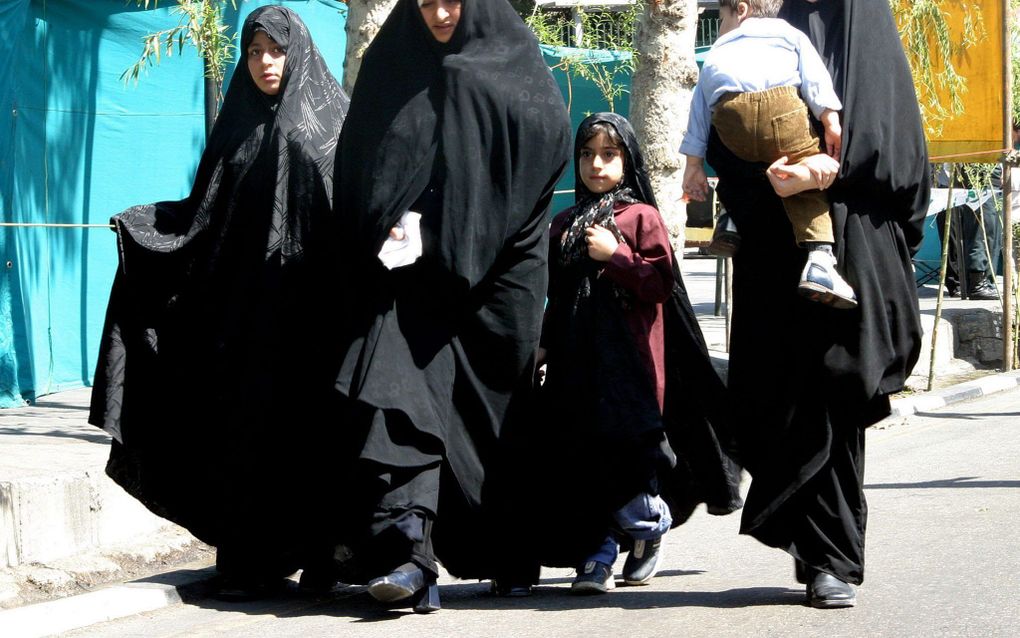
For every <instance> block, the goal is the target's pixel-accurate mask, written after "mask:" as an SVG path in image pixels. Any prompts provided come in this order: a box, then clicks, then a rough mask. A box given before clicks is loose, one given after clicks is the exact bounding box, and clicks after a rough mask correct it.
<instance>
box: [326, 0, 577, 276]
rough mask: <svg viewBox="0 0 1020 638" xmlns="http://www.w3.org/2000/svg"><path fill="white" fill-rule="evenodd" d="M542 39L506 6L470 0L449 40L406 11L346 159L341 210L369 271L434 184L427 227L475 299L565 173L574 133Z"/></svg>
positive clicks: (414, 6) (364, 69)
mask: <svg viewBox="0 0 1020 638" xmlns="http://www.w3.org/2000/svg"><path fill="white" fill-rule="evenodd" d="M564 118H565V108H564V104H563V97H562V95H561V93H560V90H559V87H558V86H557V85H556V83H555V81H554V80H553V78H552V75H551V74H550V73H549V69H548V66H546V64H545V62H544V61H543V59H542V56H541V53H540V51H539V49H538V45H537V43H536V40H535V37H534V35H532V33H531V31H530V30H529V29H528V28H527V27H526V26H525V25H524V23H523V22H522V21H521V19H520V17H519V16H518V15H517V14H516V13H515V12H514V10H513V8H512V7H511V6H510V5H509V4H508V3H507V2H505V1H500V0H465V1H464V2H463V4H462V8H461V18H460V21H459V23H458V24H457V28H456V30H455V32H454V34H453V37H452V38H451V40H450V41H449V42H448V43H446V44H440V43H439V42H437V41H436V40H435V38H434V37H433V36H432V34H431V33H430V31H429V29H428V27H427V26H426V24H425V21H424V19H423V18H422V15H421V11H420V9H419V7H418V3H417V2H415V1H414V0H400V2H398V3H397V5H396V6H395V7H394V8H393V11H392V13H391V14H390V16H389V18H388V19H387V20H386V23H385V24H384V25H383V27H382V29H380V31H379V33H378V35H376V37H375V39H374V40H373V42H372V46H371V47H370V48H369V50H368V51H367V52H366V54H365V59H364V61H363V63H362V66H361V70H360V71H359V75H358V81H357V84H356V85H355V89H354V93H353V96H352V103H351V111H350V114H349V115H348V120H347V122H348V124H347V126H346V128H345V129H344V131H343V134H342V136H341V145H340V151H339V155H338V160H337V163H338V166H337V170H338V171H339V175H340V177H339V181H340V182H341V183H342V184H343V189H342V192H340V193H339V194H338V197H337V201H336V205H337V208H338V210H339V211H341V213H342V214H343V215H344V219H345V222H346V223H349V224H351V226H352V227H353V228H354V229H355V232H356V233H357V235H358V237H359V238H360V239H361V242H360V244H361V247H362V250H363V251H364V254H363V258H365V259H368V260H372V259H374V256H375V255H376V254H377V253H378V252H379V247H380V246H381V244H382V242H383V241H384V239H385V238H386V235H387V233H388V232H389V229H390V228H391V227H392V226H393V225H394V222H395V221H396V220H397V219H398V218H399V217H400V215H401V214H403V212H404V211H406V210H407V209H408V207H409V206H410V205H411V204H412V202H414V201H415V200H416V199H417V198H418V196H419V195H420V194H421V193H422V191H423V190H424V189H425V187H426V186H427V185H428V184H429V183H430V182H431V181H433V180H434V177H435V176H436V175H439V174H441V175H442V176H443V177H442V178H441V181H442V183H443V194H442V196H443V200H442V210H443V214H442V215H441V216H433V218H431V219H428V218H426V219H423V221H422V223H423V231H424V232H425V240H426V241H427V242H431V244H432V245H431V248H430V249H427V251H430V252H431V253H432V254H433V255H434V257H435V259H437V260H438V262H439V263H440V264H441V267H442V268H444V269H447V270H449V271H450V272H451V273H452V274H453V275H454V276H455V277H456V278H457V279H459V280H460V281H461V283H462V285H463V289H464V290H466V289H468V288H471V287H473V286H475V285H476V284H477V283H478V282H479V281H481V279H482V278H483V277H484V276H485V275H486V273H487V272H488V271H489V269H490V268H491V267H492V264H493V261H494V259H495V258H496V256H497V255H498V254H499V252H500V249H501V248H502V247H503V245H504V243H505V241H506V240H507V238H508V237H509V236H510V235H511V234H512V233H513V232H514V231H516V230H517V229H519V228H521V226H522V225H523V224H524V223H525V222H526V219H527V216H528V215H530V214H531V212H532V207H533V205H534V203H535V202H536V201H538V200H539V199H540V197H541V194H542V193H543V192H544V191H545V190H546V189H547V187H548V184H547V182H548V180H549V178H550V176H552V175H553V174H557V172H558V168H557V167H558V166H559V164H560V163H561V162H562V161H563V156H564V153H565V150H566V148H567V145H568V144H569V142H568V141H567V135H569V127H568V126H567V125H566V122H565V119H564Z"/></svg>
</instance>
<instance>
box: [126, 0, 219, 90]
mask: <svg viewBox="0 0 1020 638" xmlns="http://www.w3.org/2000/svg"><path fill="white" fill-rule="evenodd" d="M176 1H177V6H176V7H174V8H173V9H171V14H173V15H176V16H178V18H179V21H178V24H177V26H175V27H172V28H170V29H164V30H162V31H157V32H156V33H150V34H148V35H146V36H145V37H144V38H143V39H142V42H143V48H142V54H141V56H139V58H138V61H137V62H135V63H134V64H133V65H131V66H130V67H129V68H127V69H126V70H125V71H124V72H123V73H122V74H121V76H120V78H121V80H123V81H124V83H125V84H126V83H128V82H130V81H132V80H133V81H134V82H135V84H137V83H138V81H139V78H140V77H141V75H142V74H144V73H146V72H148V70H149V69H150V68H152V67H155V66H158V65H159V63H160V61H161V60H162V58H163V57H172V56H173V54H174V50H176V51H177V54H178V55H180V54H181V53H182V52H183V51H184V47H185V45H186V44H190V45H192V46H194V47H195V49H196V50H197V51H198V54H199V56H200V57H201V58H202V62H203V65H204V67H205V69H204V72H205V77H206V78H208V79H210V80H212V82H213V84H214V85H215V91H216V103H217V104H219V103H222V101H223V78H224V76H225V74H226V68H227V64H229V63H230V62H231V61H232V60H233V59H234V52H235V51H236V49H237V47H236V46H234V35H233V34H231V33H229V28H230V27H229V26H228V25H226V24H224V23H223V9H224V7H225V5H226V0H218V1H217V0H176ZM135 4H136V5H137V6H139V7H142V8H144V9H148V8H149V5H150V4H151V5H152V7H153V8H157V7H158V6H159V0H135ZM230 5H231V6H232V7H233V8H234V9H237V2H236V0H230Z"/></svg>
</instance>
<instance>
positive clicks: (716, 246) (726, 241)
mask: <svg viewBox="0 0 1020 638" xmlns="http://www.w3.org/2000/svg"><path fill="white" fill-rule="evenodd" d="M739 248H740V234H739V233H738V232H737V225H736V224H735V223H734V222H733V218H732V217H730V214H729V213H723V214H722V215H719V219H717V220H715V230H714V231H712V243H710V244H709V245H708V252H710V253H711V254H713V255H716V256H717V257H732V256H733V255H734V254H736V252H737V250H738V249H739Z"/></svg>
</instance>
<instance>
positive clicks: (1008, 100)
mask: <svg viewBox="0 0 1020 638" xmlns="http://www.w3.org/2000/svg"><path fill="white" fill-rule="evenodd" d="M1002 11H1003V13H1002V15H1003V20H1002V79H1003V86H1002V95H1003V105H1004V108H1003V109H1002V111H1003V120H1004V121H1003V124H1004V128H1005V130H1006V140H1005V141H1006V147H1007V148H1013V112H1012V111H1013V103H1012V102H1013V101H1012V94H1013V92H1012V90H1011V89H1012V86H1013V68H1012V67H1013V64H1012V56H1011V55H1010V50H1009V49H1010V47H1009V43H1010V31H1011V30H1012V22H1013V16H1012V15H1011V13H1012V11H1010V7H1009V0H1003V1H1002ZM1012 177H1013V176H1012V169H1011V168H1010V167H1009V166H1007V165H1006V164H1005V163H1003V165H1002V369H1003V371H1004V372H1009V371H1010V370H1012V369H1013V367H1014V365H1015V361H1014V358H1013V353H1014V352H1016V344H1014V343H1013V340H1014V336H1013V335H1014V329H1015V325H1014V319H1015V313H1014V312H1013V293H1014V290H1013V183H1012V182H1013V180H1012Z"/></svg>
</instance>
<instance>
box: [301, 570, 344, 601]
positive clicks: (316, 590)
mask: <svg viewBox="0 0 1020 638" xmlns="http://www.w3.org/2000/svg"><path fill="white" fill-rule="evenodd" d="M339 583H340V572H339V570H337V568H336V566H335V565H333V564H332V563H331V562H330V563H323V564H321V565H309V566H308V567H305V568H304V569H302V570H301V578H300V579H299V580H298V589H300V590H301V591H303V592H305V593H306V594H315V595H322V594H328V593H330V592H332V591H333V589H334V588H335V587H336V586H337V585H338V584H339Z"/></svg>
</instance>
